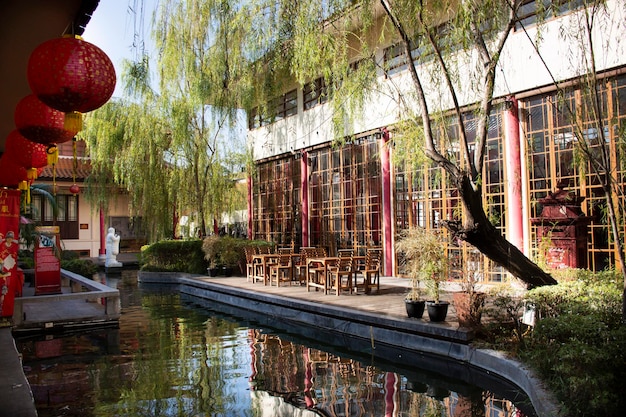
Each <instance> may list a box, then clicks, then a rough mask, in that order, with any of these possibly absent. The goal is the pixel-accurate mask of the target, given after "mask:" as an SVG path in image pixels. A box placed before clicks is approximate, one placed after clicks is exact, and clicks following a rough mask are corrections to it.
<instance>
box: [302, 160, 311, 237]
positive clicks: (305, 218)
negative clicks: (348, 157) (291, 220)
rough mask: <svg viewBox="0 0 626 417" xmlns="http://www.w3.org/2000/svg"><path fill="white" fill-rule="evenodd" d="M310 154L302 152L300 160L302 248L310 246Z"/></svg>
mask: <svg viewBox="0 0 626 417" xmlns="http://www.w3.org/2000/svg"><path fill="white" fill-rule="evenodd" d="M308 161H309V154H308V153H307V152H306V151H304V152H302V158H301V159H300V195H301V197H300V200H301V201H300V203H301V205H302V213H301V221H302V246H310V244H309V164H308Z"/></svg>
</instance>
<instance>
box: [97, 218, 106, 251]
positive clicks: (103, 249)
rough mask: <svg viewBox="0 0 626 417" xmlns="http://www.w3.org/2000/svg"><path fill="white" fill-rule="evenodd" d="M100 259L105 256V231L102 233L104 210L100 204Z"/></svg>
mask: <svg viewBox="0 0 626 417" xmlns="http://www.w3.org/2000/svg"><path fill="white" fill-rule="evenodd" d="M98 257H99V258H100V259H104V258H106V233H104V210H103V209H102V206H100V250H99V251H98Z"/></svg>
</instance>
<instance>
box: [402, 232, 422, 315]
mask: <svg viewBox="0 0 626 417" xmlns="http://www.w3.org/2000/svg"><path fill="white" fill-rule="evenodd" d="M422 234H423V232H422V229H420V228H410V229H408V230H404V231H403V232H402V233H401V234H400V237H399V238H398V240H397V241H396V253H397V254H398V259H399V263H400V268H401V269H402V271H403V273H405V274H406V275H408V277H409V279H410V284H411V285H410V287H409V292H408V293H407V295H406V297H405V298H404V304H405V307H406V313H407V315H408V316H409V317H414V318H422V315H423V314H424V308H425V303H426V302H425V301H424V300H422V299H421V296H422V288H421V286H420V285H421V281H422V279H424V278H425V271H424V269H423V268H422V266H423V265H422V261H423V259H422V257H421V250H422V245H423V236H422Z"/></svg>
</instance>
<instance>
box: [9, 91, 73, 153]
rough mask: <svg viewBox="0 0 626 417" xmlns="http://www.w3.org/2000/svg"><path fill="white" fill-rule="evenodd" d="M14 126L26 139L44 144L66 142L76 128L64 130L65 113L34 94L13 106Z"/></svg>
mask: <svg viewBox="0 0 626 417" xmlns="http://www.w3.org/2000/svg"><path fill="white" fill-rule="evenodd" d="M14 118H15V126H16V127H17V130H19V131H20V133H21V134H22V136H24V137H25V138H26V139H28V140H31V141H33V142H37V143H43V144H44V145H47V144H50V143H63V142H67V141H69V140H70V139H72V138H73V137H74V135H76V132H78V130H77V129H76V130H73V131H69V130H65V128H64V121H65V113H63V112H62V111H59V110H55V109H53V108H52V107H50V106H47V105H45V104H44V103H43V102H42V101H41V100H39V99H38V98H37V96H35V95H34V94H31V95H29V96H26V97H24V98H23V99H22V100H20V102H19V103H17V106H15V114H14Z"/></svg>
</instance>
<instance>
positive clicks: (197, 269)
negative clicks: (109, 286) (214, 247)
mask: <svg viewBox="0 0 626 417" xmlns="http://www.w3.org/2000/svg"><path fill="white" fill-rule="evenodd" d="M139 261H140V265H141V270H142V271H157V272H186V273H190V274H206V268H207V264H206V262H205V261H204V253H203V252H202V240H200V239H192V240H162V241H159V242H156V243H153V244H151V245H148V246H144V247H142V248H141V253H140V256H139Z"/></svg>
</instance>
